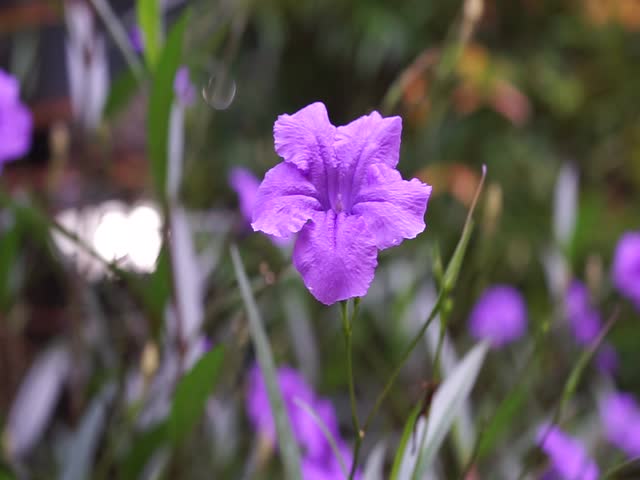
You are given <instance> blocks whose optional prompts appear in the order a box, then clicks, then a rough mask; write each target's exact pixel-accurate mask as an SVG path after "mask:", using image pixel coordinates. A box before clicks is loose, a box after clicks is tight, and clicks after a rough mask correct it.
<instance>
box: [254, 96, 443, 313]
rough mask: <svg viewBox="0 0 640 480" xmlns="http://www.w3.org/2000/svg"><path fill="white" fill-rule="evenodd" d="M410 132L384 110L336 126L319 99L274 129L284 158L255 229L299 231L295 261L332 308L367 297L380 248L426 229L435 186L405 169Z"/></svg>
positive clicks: (265, 190)
mask: <svg viewBox="0 0 640 480" xmlns="http://www.w3.org/2000/svg"><path fill="white" fill-rule="evenodd" d="M401 130H402V120H401V119H400V117H388V118H383V117H382V116H380V114H379V113H378V112H372V113H371V114H369V115H366V116H364V117H360V118H358V119H357V120H354V121H353V122H351V123H349V124H348V125H345V126H341V127H335V126H333V125H332V124H331V122H330V121H329V117H328V115H327V110H326V108H325V106H324V104H322V103H319V102H318V103H313V104H311V105H309V106H307V107H305V108H303V109H302V110H300V111H298V112H296V113H295V114H293V115H280V116H279V117H278V120H277V121H276V123H275V125H274V129H273V133H274V139H275V149H276V152H277V153H278V155H280V156H281V157H282V158H283V159H284V162H282V163H280V164H279V165H277V166H275V167H274V168H272V169H271V170H269V171H268V172H267V174H266V175H265V178H264V180H263V182H262V184H261V185H260V188H259V190H258V199H257V201H256V207H255V209H254V212H253V223H252V226H253V228H254V230H260V231H262V232H264V233H267V234H269V235H274V236H277V237H282V238H288V237H290V236H292V235H293V234H295V233H297V232H300V235H299V236H298V238H297V240H296V244H295V248H294V251H293V264H294V265H295V267H296V268H297V270H298V271H299V272H300V274H301V275H302V279H303V280H304V283H305V285H306V287H307V288H308V289H309V291H310V292H311V293H312V294H313V296H315V297H316V298H317V299H318V300H319V301H320V302H322V303H324V304H327V305H330V304H332V303H335V302H337V301H340V300H345V299H348V298H353V297H361V296H363V295H365V294H366V293H367V290H368V289H369V285H370V284H371V281H372V280H373V276H374V272H375V268H376V266H377V263H378V261H377V256H378V250H383V249H385V248H389V247H392V246H395V245H398V244H400V243H401V242H402V240H403V239H405V238H414V237H415V236H417V235H418V234H419V233H420V232H422V231H423V230H424V228H425V223H424V214H425V211H426V208H427V201H428V199H429V195H430V194H431V187H430V186H429V185H426V184H424V183H422V182H420V181H419V180H417V179H413V180H411V181H406V180H403V179H402V177H401V175H400V173H399V172H398V171H397V170H396V168H395V167H396V165H397V164H398V161H399V156H400V134H401Z"/></svg>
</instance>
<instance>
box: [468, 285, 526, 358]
mask: <svg viewBox="0 0 640 480" xmlns="http://www.w3.org/2000/svg"><path fill="white" fill-rule="evenodd" d="M469 330H470V331H471V335H472V336H473V337H474V338H477V339H479V340H488V341H489V342H491V345H492V346H493V347H495V348H497V347H501V346H503V345H506V344H508V343H510V342H513V341H514V340H517V339H518V338H520V337H521V336H522V335H524V333H525V332H526V330H527V307H526V305H525V302H524V299H523V298H522V295H521V294H520V292H519V291H518V290H516V289H515V288H513V287H510V286H508V285H496V286H494V287H491V288H489V289H487V290H485V292H484V293H483V294H482V296H481V297H480V299H479V300H478V302H477V303H476V305H475V306H474V307H473V311H472V312H471V316H470V317H469Z"/></svg>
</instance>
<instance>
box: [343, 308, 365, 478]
mask: <svg viewBox="0 0 640 480" xmlns="http://www.w3.org/2000/svg"><path fill="white" fill-rule="evenodd" d="M359 307H360V299H359V298H356V299H355V302H354V304H353V311H352V312H351V318H349V304H348V301H347V300H344V301H342V302H341V303H340V314H341V317H342V331H343V332H344V341H345V347H346V355H347V376H348V378H349V400H350V403H351V421H352V423H353V429H354V430H355V432H356V442H355V446H354V454H353V462H352V463H351V469H350V471H349V480H351V479H353V477H354V475H355V471H356V467H357V465H358V461H357V458H358V453H359V452H360V445H361V443H362V438H363V437H364V433H363V431H362V430H361V429H360V421H359V420H358V407H357V404H356V391H355V385H354V381H353V342H352V336H353V335H352V334H353V330H352V327H353V322H354V320H355V319H356V316H357V315H358V310H359Z"/></svg>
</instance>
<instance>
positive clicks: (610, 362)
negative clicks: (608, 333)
mask: <svg viewBox="0 0 640 480" xmlns="http://www.w3.org/2000/svg"><path fill="white" fill-rule="evenodd" d="M619 364H620V360H619V359H618V353H617V352H616V350H615V348H613V347H612V346H611V344H609V343H603V344H602V345H601V346H600V348H599V349H598V353H597V354H596V368H597V369H598V370H599V371H600V373H604V374H606V375H613V374H615V373H616V371H617V370H618V365H619Z"/></svg>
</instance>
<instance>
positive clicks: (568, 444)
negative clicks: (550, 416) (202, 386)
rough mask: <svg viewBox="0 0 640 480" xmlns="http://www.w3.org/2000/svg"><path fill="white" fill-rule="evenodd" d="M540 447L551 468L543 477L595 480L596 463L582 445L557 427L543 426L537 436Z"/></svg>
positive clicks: (564, 479) (598, 472) (563, 479)
mask: <svg viewBox="0 0 640 480" xmlns="http://www.w3.org/2000/svg"><path fill="white" fill-rule="evenodd" d="M537 442H538V445H539V446H540V449H541V450H542V451H543V452H544V453H546V454H547V456H548V457H549V460H550V463H551V469H550V471H549V472H547V474H546V475H545V476H544V478H545V479H548V480H551V479H557V480H596V479H597V478H598V475H599V474H600V471H599V469H598V465H596V463H595V462H594V461H593V460H592V459H591V458H590V457H589V456H588V455H587V451H586V449H585V448H584V445H583V444H582V443H580V442H579V441H578V440H576V439H574V438H572V437H570V436H569V435H567V434H566V433H564V432H563V431H562V430H560V429H559V428H557V427H553V426H552V427H549V426H543V427H542V428H540V430H539V431H538V437H537Z"/></svg>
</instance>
